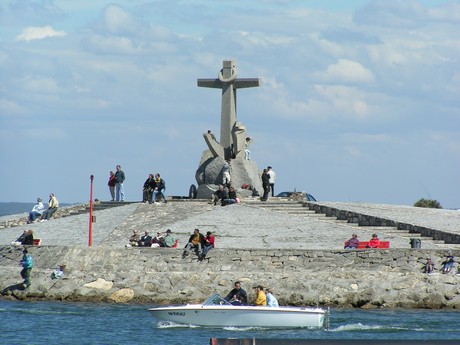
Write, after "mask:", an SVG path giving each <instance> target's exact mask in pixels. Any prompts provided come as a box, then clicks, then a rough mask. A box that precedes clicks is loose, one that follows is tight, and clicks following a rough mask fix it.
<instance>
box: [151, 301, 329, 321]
mask: <svg viewBox="0 0 460 345" xmlns="http://www.w3.org/2000/svg"><path fill="white" fill-rule="evenodd" d="M149 311H150V312H152V314H153V316H154V317H155V318H156V319H158V320H160V321H170V322H173V323H176V324H181V325H195V326H207V327H268V328H299V327H305V328H323V326H324V322H325V320H326V319H327V318H328V311H326V310H324V309H321V308H310V307H256V306H235V305H232V304H230V303H229V302H227V301H226V300H225V299H224V298H222V297H221V296H220V295H218V294H215V295H212V296H211V297H210V298H208V299H207V300H206V301H205V302H204V303H203V304H187V305H183V306H169V307H157V308H151V309H149Z"/></svg>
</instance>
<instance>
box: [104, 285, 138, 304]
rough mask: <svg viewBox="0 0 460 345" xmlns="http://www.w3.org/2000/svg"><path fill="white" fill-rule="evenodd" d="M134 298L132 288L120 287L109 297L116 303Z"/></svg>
mask: <svg viewBox="0 0 460 345" xmlns="http://www.w3.org/2000/svg"><path fill="white" fill-rule="evenodd" d="M133 298H134V290H133V289H127V288H125V289H120V290H118V291H116V292H114V293H113V294H112V295H111V296H110V297H109V299H110V300H112V301H114V302H116V303H127V302H130V301H131V300H132V299H133Z"/></svg>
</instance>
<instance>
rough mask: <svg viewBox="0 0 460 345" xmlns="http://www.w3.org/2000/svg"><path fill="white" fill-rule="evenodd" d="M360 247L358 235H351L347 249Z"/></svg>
mask: <svg viewBox="0 0 460 345" xmlns="http://www.w3.org/2000/svg"><path fill="white" fill-rule="evenodd" d="M358 246H359V240H358V235H356V234H353V235H351V238H350V239H349V240H348V241H347V243H346V245H345V247H344V248H345V249H357V248H358Z"/></svg>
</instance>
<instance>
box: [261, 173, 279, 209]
mask: <svg viewBox="0 0 460 345" xmlns="http://www.w3.org/2000/svg"><path fill="white" fill-rule="evenodd" d="M275 180H276V173H275V172H274V171H273V169H272V167H271V166H268V167H267V168H266V169H264V170H263V172H262V188H263V190H264V194H263V196H262V198H261V199H260V200H262V201H267V200H268V194H269V193H270V191H271V193H272V197H274V196H275Z"/></svg>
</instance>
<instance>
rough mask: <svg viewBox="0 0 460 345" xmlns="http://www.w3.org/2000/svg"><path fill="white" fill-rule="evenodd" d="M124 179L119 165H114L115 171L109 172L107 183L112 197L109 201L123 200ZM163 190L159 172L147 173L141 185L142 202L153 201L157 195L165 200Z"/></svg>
mask: <svg viewBox="0 0 460 345" xmlns="http://www.w3.org/2000/svg"><path fill="white" fill-rule="evenodd" d="M125 179H126V176H125V173H124V171H123V170H122V169H121V165H117V166H116V171H115V172H113V171H111V172H110V175H109V181H108V183H107V185H108V186H109V191H110V195H111V197H112V200H111V201H119V202H124V201H125V189H124V187H123V182H124V181H125ZM165 190H166V183H165V181H164V180H163V179H162V178H161V176H160V174H155V175H154V174H149V175H148V177H147V180H145V182H144V185H143V187H142V202H148V203H149V204H151V203H155V202H156V200H157V198H158V196H161V197H162V198H163V201H164V202H167V201H166V196H165V194H164V192H165Z"/></svg>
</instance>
